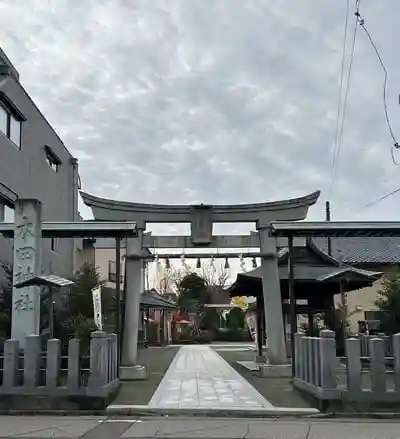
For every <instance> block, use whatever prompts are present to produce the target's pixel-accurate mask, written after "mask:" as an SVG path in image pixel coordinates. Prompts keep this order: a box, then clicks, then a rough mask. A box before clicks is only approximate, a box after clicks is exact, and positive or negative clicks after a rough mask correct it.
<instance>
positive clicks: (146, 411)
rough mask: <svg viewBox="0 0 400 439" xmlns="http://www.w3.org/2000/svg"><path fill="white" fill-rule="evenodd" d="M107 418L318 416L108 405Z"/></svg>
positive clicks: (289, 411)
mask: <svg viewBox="0 0 400 439" xmlns="http://www.w3.org/2000/svg"><path fill="white" fill-rule="evenodd" d="M106 413H107V415H108V416H112V417H113V416H139V417H166V416H168V417H208V418H282V417H285V418H287V417H296V418H299V417H310V416H315V415H318V414H320V413H319V411H318V410H317V409H307V408H305V409H302V408H284V407H273V408H270V409H266V408H265V409H218V408H216V409H207V408H205V409H190V408H150V407H148V406H146V405H110V406H108V407H107V409H106Z"/></svg>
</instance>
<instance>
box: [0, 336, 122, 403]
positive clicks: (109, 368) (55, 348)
mask: <svg viewBox="0 0 400 439" xmlns="http://www.w3.org/2000/svg"><path fill="white" fill-rule="evenodd" d="M117 358H118V343H117V335H116V334H109V335H107V334H106V333H105V332H102V331H95V332H93V333H92V334H91V340H90V358H89V361H88V363H89V364H88V365H86V367H83V365H82V358H81V356H80V341H79V340H78V339H71V340H69V344H68V355H67V356H66V357H64V358H63V357H62V356H61V341H60V340H59V339H51V340H48V341H47V349H46V350H45V352H42V350H41V346H40V336H38V335H30V336H27V337H26V340H25V349H24V351H23V352H21V350H20V348H19V343H18V341H17V340H7V341H6V342H5V343H4V354H3V358H2V360H3V361H2V362H1V361H0V372H1V375H2V376H1V377H0V378H1V379H0V384H1V385H0V409H16V410H22V409H26V410H31V409H35V408H45V409H54V408H57V409H79V408H86V409H91V408H96V409H99V408H101V406H103V405H105V404H106V402H107V400H108V399H109V397H110V395H112V394H113V393H114V392H115V391H116V389H117V387H118V383H119V380H118V370H117V366H118V361H117ZM1 363H2V364H1ZM63 363H64V364H63ZM31 406H32V407H31Z"/></svg>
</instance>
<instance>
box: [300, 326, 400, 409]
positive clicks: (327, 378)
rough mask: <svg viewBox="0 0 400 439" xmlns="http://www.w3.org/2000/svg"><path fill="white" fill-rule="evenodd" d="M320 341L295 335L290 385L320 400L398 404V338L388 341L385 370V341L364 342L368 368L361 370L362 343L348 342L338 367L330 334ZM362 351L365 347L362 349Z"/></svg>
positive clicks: (332, 336)
mask: <svg viewBox="0 0 400 439" xmlns="http://www.w3.org/2000/svg"><path fill="white" fill-rule="evenodd" d="M320 335H321V337H306V336H304V334H301V333H297V334H296V335H295V353H296V356H295V377H294V380H293V384H294V385H295V387H297V388H300V389H302V390H304V391H306V392H308V393H310V394H312V395H314V396H315V397H317V398H318V399H321V400H342V401H352V402H396V403H400V334H396V335H394V336H393V337H391V341H392V347H391V351H390V352H391V353H392V354H393V357H392V360H393V361H392V362H391V363H392V364H391V366H390V368H389V367H388V366H387V364H386V363H387V361H385V360H386V357H385V354H386V353H387V348H386V344H387V343H388V341H387V340H386V339H382V338H378V337H369V338H368V354H369V355H368V356H369V368H368V369H365V368H363V361H362V360H363V356H362V353H364V354H365V352H362V343H364V342H365V340H364V339H363V341H362V342H360V339H357V338H349V339H347V340H346V343H345V352H346V357H345V358H344V363H343V364H342V363H341V361H340V359H338V358H336V342H335V334H334V332H333V331H329V330H324V331H321V334H320ZM364 348H365V346H364Z"/></svg>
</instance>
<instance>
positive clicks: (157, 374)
mask: <svg viewBox="0 0 400 439" xmlns="http://www.w3.org/2000/svg"><path fill="white" fill-rule="evenodd" d="M178 350H179V347H175V346H170V347H162V348H161V347H149V348H147V349H145V348H141V349H140V352H139V361H138V362H139V364H145V365H146V369H147V379H146V380H144V381H133V382H125V383H122V385H121V388H120V390H119V392H118V395H117V397H116V398H115V400H114V401H113V404H133V405H147V404H148V403H149V401H150V399H151V397H152V396H153V393H154V392H155V391H156V389H157V387H158V385H159V384H160V382H161V380H162V378H163V377H164V375H165V372H166V371H167V369H168V367H169V365H170V364H171V362H172V360H173V359H174V357H175V355H176V353H177V352H178Z"/></svg>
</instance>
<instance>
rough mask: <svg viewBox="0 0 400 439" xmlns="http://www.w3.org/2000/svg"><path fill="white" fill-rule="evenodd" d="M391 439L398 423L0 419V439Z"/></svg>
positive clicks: (396, 434) (398, 434)
mask: <svg viewBox="0 0 400 439" xmlns="http://www.w3.org/2000/svg"><path fill="white" fill-rule="evenodd" d="M15 437H18V438H35V439H39V438H65V439H67V438H84V439H117V438H155V437H157V438H163V437H168V438H191V439H194V438H229V439H236V438H246V439H253V438H254V439H255V438H265V439H267V438H268V439H339V438H340V439H342V438H351V439H384V438H385V439H397V438H400V422H399V421H388V420H384V421H372V420H371V421H365V420H338V419H336V420H306V419H303V420H300V419H290V420H289V419H287V420H285V419H268V420H267V419H231V418H225V419H220V418H209V419H204V418H143V419H133V418H121V419H110V418H105V417H95V416H93V417H68V416H64V417H45V416H36V417H25V416H24V417H21V416H0V438H15Z"/></svg>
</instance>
